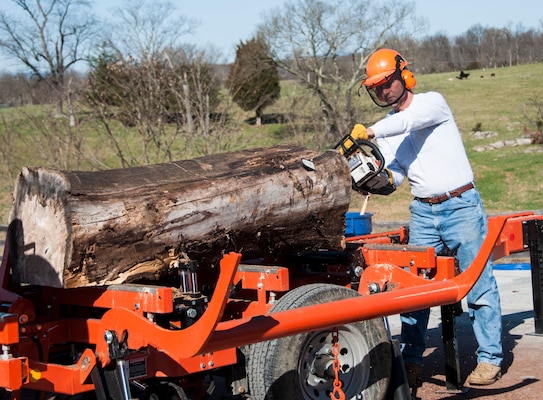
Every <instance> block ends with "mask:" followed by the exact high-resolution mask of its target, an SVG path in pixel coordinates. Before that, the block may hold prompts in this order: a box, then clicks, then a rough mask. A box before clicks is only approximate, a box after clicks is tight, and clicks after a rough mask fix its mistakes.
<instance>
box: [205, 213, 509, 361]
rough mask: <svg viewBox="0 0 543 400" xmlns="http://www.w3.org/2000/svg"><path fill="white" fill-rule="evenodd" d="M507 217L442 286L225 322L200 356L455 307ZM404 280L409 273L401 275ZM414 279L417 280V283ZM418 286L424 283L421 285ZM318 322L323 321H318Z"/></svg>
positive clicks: (494, 220)
mask: <svg viewBox="0 0 543 400" xmlns="http://www.w3.org/2000/svg"><path fill="white" fill-rule="evenodd" d="M506 219H507V217H494V218H492V220H491V221H489V231H488V235H487V237H486V239H485V241H484V242H483V245H482V246H481V249H480V251H479V254H478V255H477V257H476V258H475V260H474V261H473V263H472V264H471V265H470V267H469V268H468V269H467V270H466V271H464V272H463V273H462V274H460V275H458V276H457V277H455V278H453V279H449V280H445V281H439V282H436V281H425V282H429V283H425V284H424V288H421V287H420V285H415V286H409V287H404V288H400V289H398V290H393V291H389V292H381V293H377V294H373V295H370V296H360V297H355V298H352V299H346V300H340V301H334V302H330V303H323V304H318V305H313V306H309V307H303V308H299V309H295V310H288V311H281V312H277V313H273V314H271V315H266V316H258V317H253V318H244V319H239V320H233V321H226V322H222V323H220V324H218V326H217V329H216V331H215V332H214V333H213V336H212V337H211V340H210V341H209V343H208V344H207V345H206V346H205V348H204V351H206V352H211V351H216V350H220V349H224V348H228V347H231V346H236V345H240V344H249V343H254V342H258V341H265V340H271V339H276V338H278V337H282V336H288V335H293V334H298V333H302V332H308V331H312V330H316V329H324V328H330V327H333V326H337V325H342V324H346V323H351V322H355V321H361V320H367V319H371V318H376V317H382V316H386V315H393V314H398V313H402V312H408V311H415V310H420V309H423V308H427V307H433V306H438V305H445V304H453V303H456V302H458V301H460V300H461V299H462V298H463V297H465V296H466V295H467V293H468V292H469V290H470V289H471V288H472V286H473V285H474V284H475V282H476V281H477V279H479V276H480V275H481V272H482V271H483V269H484V267H485V265H486V263H487V261H488V259H489V257H490V255H491V253H492V251H493V249H494V244H495V243H496V241H497V239H498V237H499V235H500V233H501V231H502V229H503V226H504V224H505V222H506ZM405 273H406V274H408V272H405ZM417 279H418V278H417ZM421 281H422V279H421ZM316 316H322V317H321V318H318V317H316Z"/></svg>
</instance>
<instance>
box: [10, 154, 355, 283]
mask: <svg viewBox="0 0 543 400" xmlns="http://www.w3.org/2000/svg"><path fill="white" fill-rule="evenodd" d="M302 158H307V159H313V161H314V164H315V170H314V171H312V170H308V169H306V168H304V166H303V165H302V163H301V159H302ZM350 194H351V180H350V175H349V170H348V165H347V162H346V161H345V159H344V158H343V157H342V156H341V155H340V154H339V153H337V152H335V151H326V152H324V153H317V152H315V151H311V150H308V149H306V148H303V147H299V146H286V145H284V146H276V147H271V148H263V149H256V150H251V151H240V152H232V153H226V154H219V155H213V156H207V157H202V158H198V159H192V160H185V161H178V162H172V163H165V164H157V165H150V166H144V167H136V168H126V169H116V170H107V171H98V172H84V171H59V170H53V169H46V168H31V167H26V168H23V170H22V172H21V174H20V176H19V178H18V180H17V182H16V189H15V194H14V199H15V201H14V207H13V212H12V218H11V224H10V236H11V243H12V250H11V251H12V255H14V256H12V264H13V265H12V273H13V278H14V280H15V281H16V282H20V283H30V284H36V285H43V286H52V287H64V288H72V287H82V286H93V285H107V284H112V283H122V282H127V281H134V280H135V279H137V278H138V277H141V276H147V278H148V277H149V275H154V276H155V277H158V276H159V275H160V273H161V272H163V271H164V270H167V269H168V266H169V265H170V263H171V261H172V260H173V259H175V258H176V257H190V259H196V260H197V261H198V262H199V263H200V264H202V263H208V264H209V265H216V264H217V263H218V261H219V259H220V258H221V257H222V254H224V253H225V252H228V251H239V252H242V253H243V254H244V256H248V257H252V256H259V257H261V256H270V255H281V254H284V253H285V252H288V253H292V252H298V251H305V250H316V249H321V248H328V249H341V248H342V247H343V246H344V237H343V234H344V227H345V225H344V224H345V219H344V214H345V212H346V211H347V209H348V206H349V201H350Z"/></svg>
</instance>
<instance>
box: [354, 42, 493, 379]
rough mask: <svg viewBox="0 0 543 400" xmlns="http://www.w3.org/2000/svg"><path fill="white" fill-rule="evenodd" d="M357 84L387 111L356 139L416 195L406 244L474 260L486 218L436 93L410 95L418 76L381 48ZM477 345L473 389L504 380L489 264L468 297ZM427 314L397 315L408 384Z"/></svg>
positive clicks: (358, 130) (416, 369) (418, 362)
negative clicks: (369, 144)
mask: <svg viewBox="0 0 543 400" xmlns="http://www.w3.org/2000/svg"><path fill="white" fill-rule="evenodd" d="M366 73H367V78H366V79H365V80H364V81H363V82H362V85H361V87H362V86H365V88H366V90H367V92H368V94H369V95H370V96H371V98H372V99H373V101H374V102H375V104H377V105H378V106H381V107H387V106H391V107H392V110H391V111H390V113H389V114H388V115H387V116H386V117H385V118H383V119H382V120H380V121H378V122H377V123H375V124H374V125H372V126H371V127H369V128H367V129H366V128H365V127H364V126H363V125H360V124H357V125H355V127H354V129H353V132H352V133H351V135H352V136H353V137H355V138H362V139H364V138H365V139H367V138H375V139H376V140H377V143H378V145H379V148H380V150H381V152H382V153H383V155H384V157H385V160H386V164H387V173H388V175H389V176H390V185H391V186H393V187H394V186H395V187H397V186H399V185H400V184H401V183H402V182H403V180H404V178H407V180H408V182H409V185H410V187H411V192H412V194H413V196H414V197H415V198H414V200H413V201H412V203H411V204H410V206H409V209H410V212H411V218H410V223H409V244H411V245H419V246H431V247H434V248H435V251H436V254H439V253H441V252H444V251H449V252H451V253H452V254H453V255H454V256H455V257H456V258H457V260H458V262H459V267H460V270H461V271H464V270H465V269H466V268H467V267H469V265H470V264H471V263H472V261H473V259H474V258H475V256H476V255H477V253H478V252H479V249H480V247H481V244H482V242H483V240H484V237H485V236H486V233H487V219H486V214H485V211H484V209H483V205H482V202H481V198H480V195H479V192H478V191H477V189H476V187H475V184H474V182H473V172H472V169H471V166H470V163H469V160H468V158H467V155H466V152H465V149H464V146H463V144H462V138H461V135H460V132H459V131H458V128H457V126H456V123H455V121H454V118H453V116H452V113H451V110H450V109H449V107H448V105H447V103H446V102H445V99H444V98H443V97H442V96H441V94H439V93H436V92H428V93H421V94H414V93H413V91H412V89H413V88H414V87H415V84H416V80H415V76H414V75H413V73H412V72H411V71H409V70H408V69H407V61H406V60H405V59H404V58H403V57H402V56H401V55H400V54H399V53H398V52H396V51H394V50H390V49H381V50H378V51H376V52H375V53H374V54H372V55H371V57H370V58H369V59H368V63H367V67H366ZM467 303H468V309H469V316H470V319H471V321H472V326H473V330H474V333H475V337H476V339H477V342H478V349H477V367H476V368H475V370H474V371H473V372H472V373H471V374H470V375H469V377H468V382H469V384H471V385H489V384H492V383H494V382H495V381H496V380H498V379H499V378H500V377H501V363H502V360H503V350H502V342H501V331H502V323H501V307H500V297H499V293H498V287H497V284H496V280H495V278H494V275H493V273H492V264H491V262H490V261H489V262H488V264H487V265H486V267H485V269H484V271H483V273H482V275H481V277H480V279H479V280H478V281H477V283H476V284H475V285H474V287H473V289H472V290H471V291H470V292H469V294H468V295H467ZM429 311H430V310H428V309H426V310H421V311H416V312H412V313H407V314H402V315H401V321H402V332H401V337H402V342H403V343H404V348H403V352H402V355H403V358H404V362H405V366H406V371H407V375H408V380H409V386H410V387H412V388H414V387H418V386H421V384H422V382H421V379H420V373H421V369H422V365H423V358H422V356H423V352H424V350H425V346H426V343H425V338H426V329H427V325H428V317H429Z"/></svg>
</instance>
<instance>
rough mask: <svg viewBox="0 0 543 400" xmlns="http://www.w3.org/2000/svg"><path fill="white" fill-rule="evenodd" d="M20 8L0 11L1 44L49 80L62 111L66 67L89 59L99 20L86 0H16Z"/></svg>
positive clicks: (38, 75)
mask: <svg viewBox="0 0 543 400" xmlns="http://www.w3.org/2000/svg"><path fill="white" fill-rule="evenodd" d="M11 3H12V4H13V5H14V6H16V7H17V12H14V13H13V15H10V14H9V13H7V12H6V11H3V12H0V47H1V48H2V49H3V50H4V52H5V53H6V54H7V55H8V56H10V57H11V58H14V59H16V60H18V61H19V62H20V63H21V64H22V65H23V66H24V67H25V68H28V69H29V70H30V71H31V72H32V74H33V75H34V76H35V77H36V78H37V79H39V80H42V81H44V82H47V84H48V86H49V87H50V89H51V91H52V92H53V94H54V97H55V100H56V103H57V113H62V111H63V110H62V108H63V107H62V105H63V95H64V84H65V82H64V79H65V74H66V71H67V70H68V69H69V68H70V67H72V66H73V65H74V64H75V63H77V62H79V61H82V60H84V59H86V56H87V54H88V53H87V51H88V50H89V48H90V47H89V46H90V45H92V40H93V39H94V37H95V33H96V27H97V24H96V21H95V20H94V18H93V16H92V14H90V12H89V10H88V8H89V3H88V1H86V0H12V1H11Z"/></svg>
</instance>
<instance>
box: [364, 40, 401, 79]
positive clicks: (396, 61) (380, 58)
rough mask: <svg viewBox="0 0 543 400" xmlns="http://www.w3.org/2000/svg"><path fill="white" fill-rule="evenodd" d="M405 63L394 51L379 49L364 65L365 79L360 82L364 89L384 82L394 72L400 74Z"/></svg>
mask: <svg viewBox="0 0 543 400" xmlns="http://www.w3.org/2000/svg"><path fill="white" fill-rule="evenodd" d="M407 64H408V63H407V61H406V60H405V59H404V58H403V57H402V55H401V54H400V53H398V52H397V51H396V50H391V49H380V50H377V51H376V52H375V53H373V54H372V55H371V56H370V58H369V59H368V63H367V64H366V75H367V77H366V79H364V81H363V82H362V84H363V85H364V86H366V88H368V89H371V88H373V87H375V86H376V85H379V84H381V83H384V82H386V81H387V80H389V79H390V77H391V76H392V75H394V73H395V72H401V71H403V70H404V69H405V67H406V66H407Z"/></svg>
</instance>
